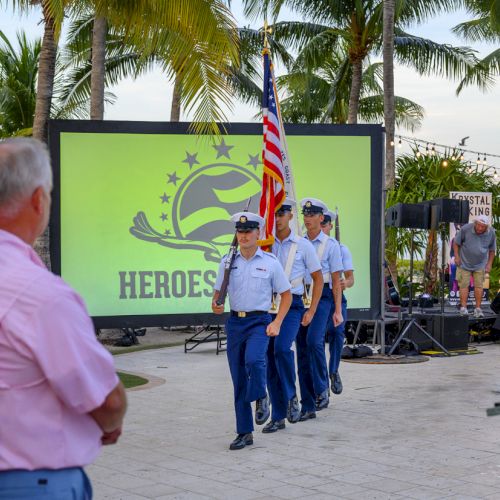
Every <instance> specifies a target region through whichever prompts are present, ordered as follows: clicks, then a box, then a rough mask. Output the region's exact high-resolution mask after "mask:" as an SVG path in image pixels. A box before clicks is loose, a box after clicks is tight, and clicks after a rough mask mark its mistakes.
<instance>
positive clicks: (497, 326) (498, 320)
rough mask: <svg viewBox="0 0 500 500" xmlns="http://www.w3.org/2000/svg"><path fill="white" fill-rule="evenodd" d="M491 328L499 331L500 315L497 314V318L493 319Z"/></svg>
mask: <svg viewBox="0 0 500 500" xmlns="http://www.w3.org/2000/svg"><path fill="white" fill-rule="evenodd" d="M492 328H493V330H496V331H498V332H500V316H498V318H497V319H496V320H495V323H493V326H492Z"/></svg>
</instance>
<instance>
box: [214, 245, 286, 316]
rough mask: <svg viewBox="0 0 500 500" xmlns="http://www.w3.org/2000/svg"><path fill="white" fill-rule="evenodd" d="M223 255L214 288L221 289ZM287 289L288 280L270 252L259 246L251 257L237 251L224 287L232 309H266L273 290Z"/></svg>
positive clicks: (224, 262)
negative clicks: (247, 257) (227, 282)
mask: <svg viewBox="0 0 500 500" xmlns="http://www.w3.org/2000/svg"><path fill="white" fill-rule="evenodd" d="M226 257H227V256H224V257H222V260H221V263H220V265H219V272H218V274H217V280H216V282H215V286H214V289H215V290H220V287H221V285H222V280H223V279H224V266H225V264H226ZM287 290H290V283H289V282H288V279H287V277H286V276H285V271H283V268H282V267H281V264H280V263H279V262H278V259H276V257H275V256H274V255H273V254H271V253H268V252H263V251H262V250H261V249H260V248H258V249H257V252H255V255H254V256H253V257H252V258H251V259H250V260H246V259H245V258H244V257H243V256H242V255H241V254H240V252H238V253H237V254H236V258H235V259H234V263H233V267H232V268H231V274H230V275H229V285H228V289H227V292H228V297H229V306H230V308H231V309H232V310H233V311H246V312H248V311H268V310H269V309H271V302H272V296H273V292H275V293H283V292H286V291H287Z"/></svg>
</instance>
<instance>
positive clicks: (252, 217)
mask: <svg viewBox="0 0 500 500" xmlns="http://www.w3.org/2000/svg"><path fill="white" fill-rule="evenodd" d="M231 220H232V221H233V222H235V226H236V229H243V230H245V229H246V230H248V231H251V230H252V229H259V227H260V228H262V227H264V223H265V221H264V219H263V218H262V217H261V216H260V215H257V214H254V213H252V212H238V213H236V214H234V215H232V216H231Z"/></svg>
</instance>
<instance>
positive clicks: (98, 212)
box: [51, 122, 378, 324]
mask: <svg viewBox="0 0 500 500" xmlns="http://www.w3.org/2000/svg"><path fill="white" fill-rule="evenodd" d="M78 123H79V122H68V123H66V122H55V124H52V127H51V144H52V152H53V155H55V156H57V159H55V161H54V163H55V164H56V165H57V173H56V180H57V184H58V186H57V191H58V200H57V212H58V213H57V214H56V216H55V217H56V219H55V224H54V227H55V228H56V231H55V233H54V234H55V236H56V239H55V241H56V243H55V244H56V245H58V247H59V248H58V252H56V254H57V257H58V259H56V260H59V262H58V264H60V266H59V265H58V266H57V267H59V271H60V274H61V275H62V277H63V278H64V279H65V280H66V281H67V282H68V283H69V284H70V285H71V286H73V287H74V288H75V289H76V290H77V291H78V292H79V293H80V294H81V295H82V296H83V297H84V299H85V301H86V303H87V306H88V309H89V312H90V314H91V316H93V317H96V318H99V317H115V318H120V317H121V318H124V317H141V316H153V317H157V316H163V315H168V316H169V317H170V316H172V317H175V316H178V315H192V314H206V313H209V312H210V302H211V299H210V298H211V296H212V286H213V284H214V282H215V276H216V270H217V267H218V262H219V261H220V259H221V257H222V256H223V255H224V254H225V253H226V252H227V249H228V246H229V243H230V241H231V239H232V235H233V232H234V228H233V225H232V224H231V223H229V222H228V218H229V216H230V214H232V213H234V212H236V211H239V210H242V209H243V207H244V206H245V204H246V200H247V199H248V198H249V197H250V196H252V205H251V208H252V209H253V210H254V211H256V210H257V209H256V207H257V203H258V200H259V196H260V189H261V185H260V179H261V176H262V164H261V163H260V152H261V148H262V137H261V135H260V134H259V133H258V132H257V133H256V131H257V130H259V129H258V128H257V129H256V128H255V126H254V125H253V126H249V127H250V129H251V130H250V132H252V131H253V133H250V134H249V133H242V132H241V130H242V129H244V127H242V126H240V127H239V130H236V131H235V130H231V131H230V132H231V133H230V134H229V135H226V136H224V138H223V140H220V139H216V140H212V139H207V138H201V139H200V138H198V137H196V136H194V135H192V134H189V133H178V132H179V130H177V131H176V132H177V133H154V131H153V133H152V132H151V131H150V130H147V133H144V132H142V133H141V132H140V131H137V132H120V131H119V128H120V127H115V129H114V130H116V129H118V130H116V131H115V132H113V133H111V132H110V131H109V124H108V130H95V131H92V130H94V129H95V124H92V126H91V127H88V126H87V127H83V128H82V126H81V124H80V127H78ZM82 123H86V122H82ZM144 127H145V124H141V127H139V128H142V129H144ZM79 128H80V129H81V130H79ZM126 129H130V125H129V126H128V127H126ZM372 129H373V127H372ZM372 129H369V132H371V133H366V132H365V134H364V135H363V133H362V130H360V129H356V132H357V134H356V135H346V134H344V135H338V134H335V135H325V128H324V127H322V128H320V129H318V130H319V131H321V133H318V134H317V135H315V133H314V127H312V128H311V127H308V128H307V130H306V129H304V132H303V133H302V134H300V133H299V132H300V129H295V130H294V133H290V134H289V135H288V137H287V139H288V148H289V155H290V159H291V163H292V171H293V175H294V177H295V184H296V190H297V197H298V198H299V199H300V198H303V197H309V196H310V197H316V198H320V199H322V200H323V201H324V202H326V203H327V204H328V206H329V207H330V209H331V210H335V207H338V208H339V214H340V217H339V220H340V239H341V241H342V242H343V243H344V244H346V245H347V246H348V247H349V248H350V250H351V252H352V255H353V261H354V268H355V279H356V283H355V286H354V287H353V288H352V289H350V290H348V291H347V293H346V295H347V299H348V305H349V308H350V309H351V310H353V311H354V310H356V311H358V312H360V311H361V312H363V311H372V310H373V307H374V297H372V294H373V293H374V290H376V287H373V286H372V285H373V283H372V281H373V269H371V267H372V265H373V262H374V259H373V255H372V254H373V251H371V245H372V243H373V242H374V241H373V238H372V234H373V227H372V226H373V220H374V218H373V216H374V214H373V210H374V206H376V203H373V199H372V198H373V186H374V182H373V178H372V177H373V175H374V172H375V175H378V174H377V169H374V168H373V162H374V158H373V151H374V144H373V141H374V134H373V133H372V132H373V130H372ZM180 131H181V132H182V125H181V129H180ZM184 131H186V127H185V126H184ZM332 131H333V132H335V130H332ZM311 132H312V133H311ZM56 136H57V137H56ZM299 218H300V219H301V216H300V214H299ZM375 293H376V292H375ZM164 319H165V318H164ZM118 323H119V321H118ZM161 323H162V322H160V324H161ZM170 323H171V322H170ZM183 323H185V321H183Z"/></svg>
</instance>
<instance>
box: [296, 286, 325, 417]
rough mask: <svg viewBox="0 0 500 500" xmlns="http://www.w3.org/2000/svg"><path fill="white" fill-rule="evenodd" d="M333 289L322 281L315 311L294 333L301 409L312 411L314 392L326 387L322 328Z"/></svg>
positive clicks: (317, 393)
mask: <svg viewBox="0 0 500 500" xmlns="http://www.w3.org/2000/svg"><path fill="white" fill-rule="evenodd" d="M332 300H333V299H332V291H331V290H330V288H329V286H328V284H326V285H324V287H323V293H322V295H321V299H320V301H319V303H318V308H317V309H316V313H315V314H314V317H313V319H312V321H311V323H310V324H309V326H300V328H299V333H298V335H297V340H296V345H297V367H298V372H299V385H300V398H301V399H300V403H301V405H302V410H303V411H314V410H315V408H316V396H318V395H319V394H321V393H322V392H323V391H325V390H326V389H327V388H328V386H329V384H328V369H327V366H326V354H325V331H326V324H327V322H328V317H329V315H330V312H331V306H332Z"/></svg>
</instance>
